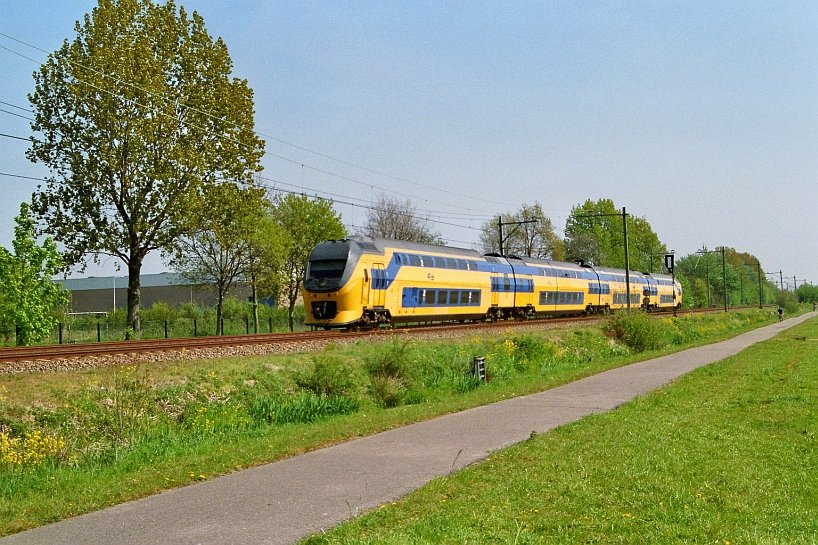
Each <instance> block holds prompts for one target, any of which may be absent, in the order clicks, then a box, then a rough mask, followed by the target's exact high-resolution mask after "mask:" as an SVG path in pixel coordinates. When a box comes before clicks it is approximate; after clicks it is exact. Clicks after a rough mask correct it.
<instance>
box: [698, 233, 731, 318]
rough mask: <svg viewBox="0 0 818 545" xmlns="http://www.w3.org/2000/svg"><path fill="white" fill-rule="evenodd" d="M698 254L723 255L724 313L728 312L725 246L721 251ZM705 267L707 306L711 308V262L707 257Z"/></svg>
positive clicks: (703, 251)
mask: <svg viewBox="0 0 818 545" xmlns="http://www.w3.org/2000/svg"><path fill="white" fill-rule="evenodd" d="M696 253H697V254H702V255H704V254H718V253H721V274H722V282H724V312H727V258H726V255H725V248H724V246H722V247H721V250H697V251H696ZM704 262H705V265H706V269H705V270H706V271H707V306H708V307H710V260H709V259H707V258H706V257H705V260H704Z"/></svg>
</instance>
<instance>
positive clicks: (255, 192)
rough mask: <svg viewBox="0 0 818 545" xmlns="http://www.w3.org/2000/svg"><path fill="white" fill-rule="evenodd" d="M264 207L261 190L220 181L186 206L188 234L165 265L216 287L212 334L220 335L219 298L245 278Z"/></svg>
mask: <svg viewBox="0 0 818 545" xmlns="http://www.w3.org/2000/svg"><path fill="white" fill-rule="evenodd" d="M265 204H269V201H267V200H266V198H265V195H264V190H263V189H261V188H246V189H242V188H240V187H238V186H236V185H235V184H230V183H224V184H217V185H214V186H211V187H208V188H206V189H205V190H204V191H203V194H202V196H201V197H199V198H196V199H195V200H194V201H193V202H192V203H191V212H190V221H191V224H190V227H189V233H188V234H186V235H184V236H181V237H179V238H177V239H176V241H175V242H174V243H173V246H172V249H171V251H170V252H166V254H167V258H168V262H169V264H170V265H171V266H172V267H173V268H175V269H176V270H178V271H180V272H181V273H182V274H183V275H184V276H185V277H186V278H188V279H189V280H190V281H191V282H194V283H200V284H212V285H214V286H215V287H216V334H217V335H223V334H224V330H223V328H222V316H223V314H222V310H223V308H224V298H225V296H226V295H227V294H228V292H229V291H230V289H231V288H232V287H233V286H234V285H235V283H236V282H237V281H240V280H245V279H247V277H248V276H249V273H250V271H251V266H252V263H253V248H254V246H253V240H254V239H253V236H254V235H253V233H254V232H255V230H256V229H257V227H258V225H259V224H260V223H261V221H262V218H264V217H265Z"/></svg>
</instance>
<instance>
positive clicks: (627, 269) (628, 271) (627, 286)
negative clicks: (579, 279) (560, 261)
mask: <svg viewBox="0 0 818 545" xmlns="http://www.w3.org/2000/svg"><path fill="white" fill-rule="evenodd" d="M613 216H622V235H623V237H624V239H625V244H624V245H625V290H626V291H627V293H626V294H625V299H626V301H627V303H626V304H627V309H628V311H630V310H631V261H630V254H629V253H628V212H627V211H626V210H625V207H624V206H623V207H622V213H621V214H579V215H576V216H574V217H575V218H608V217H613Z"/></svg>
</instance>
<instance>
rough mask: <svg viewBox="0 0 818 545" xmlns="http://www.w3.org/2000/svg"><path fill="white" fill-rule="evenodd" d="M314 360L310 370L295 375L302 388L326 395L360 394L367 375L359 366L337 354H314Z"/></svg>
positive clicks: (355, 395)
mask: <svg viewBox="0 0 818 545" xmlns="http://www.w3.org/2000/svg"><path fill="white" fill-rule="evenodd" d="M312 361H313V365H312V367H311V368H310V369H309V370H307V371H306V372H302V373H301V374H300V375H297V376H296V377H295V382H296V384H298V385H299V386H300V387H301V388H304V389H306V390H309V391H311V392H313V393H315V394H318V395H324V396H347V397H352V398H357V397H359V396H360V394H361V393H362V391H363V389H364V386H365V384H366V376H365V375H364V373H363V371H362V370H361V369H360V367H359V366H357V365H354V364H352V363H350V362H348V361H347V360H345V359H344V358H342V357H341V356H337V355H335V354H321V355H318V356H313V358H312Z"/></svg>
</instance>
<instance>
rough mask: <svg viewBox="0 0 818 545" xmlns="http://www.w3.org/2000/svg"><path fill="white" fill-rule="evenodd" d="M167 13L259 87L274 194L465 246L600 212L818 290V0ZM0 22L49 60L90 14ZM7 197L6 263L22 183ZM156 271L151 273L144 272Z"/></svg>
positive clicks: (320, 6) (357, 221)
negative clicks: (501, 218)
mask: <svg viewBox="0 0 818 545" xmlns="http://www.w3.org/2000/svg"><path fill="white" fill-rule="evenodd" d="M182 4H183V5H184V6H185V7H186V8H188V9H190V10H194V9H195V10H198V11H199V12H200V13H201V14H202V15H203V16H204V18H205V21H206V24H207V28H208V30H209V31H210V33H211V34H212V35H214V36H221V37H222V38H224V40H225V41H226V43H227V45H228V48H229V50H230V53H231V56H232V58H233V61H234V66H235V68H234V71H235V74H236V75H238V76H240V77H243V78H246V79H248V81H249V84H250V86H251V87H252V88H253V89H254V91H255V99H256V110H257V115H256V128H257V130H258V131H259V132H260V133H262V134H263V135H264V137H265V139H266V140H267V151H268V155H267V156H266V157H265V159H264V165H265V167H266V168H265V171H264V176H266V177H267V178H270V179H274V180H278V181H279V182H281V185H280V186H279V187H283V188H286V189H296V190H300V189H301V188H303V189H304V190H305V191H306V192H308V193H310V194H314V193H318V194H321V195H335V196H336V198H337V199H338V200H339V201H346V202H354V203H359V204H361V205H365V204H367V203H369V202H370V201H371V200H372V199H373V197H374V196H376V195H377V194H378V193H379V192H381V191H383V190H388V191H390V192H392V193H390V195H392V196H396V197H399V198H405V197H411V199H412V201H413V202H414V204H415V205H416V206H417V208H418V209H420V210H428V211H429V212H428V214H429V216H430V218H432V219H440V220H441V221H443V222H445V223H440V224H437V225H436V228H437V229H438V230H439V231H440V233H441V234H442V235H443V236H444V238H445V239H447V240H449V241H450V242H451V243H452V244H455V245H458V246H470V245H471V244H473V243H475V242H476V241H477V240H478V237H479V227H480V225H481V224H482V223H483V222H484V221H485V220H486V219H488V218H489V217H491V216H496V215H497V214H498V213H499V212H506V211H514V210H516V209H518V208H519V207H520V206H521V205H522V204H523V203H531V202H533V201H535V200H536V201H539V202H541V203H542V205H543V207H544V208H545V210H546V212H547V213H548V214H549V215H550V217H551V218H552V220H553V221H554V223H555V225H556V226H557V227H558V228H562V227H564V224H565V219H566V216H567V214H568V212H569V211H570V209H571V207H572V206H573V205H576V204H578V203H580V202H583V201H584V200H585V199H588V198H590V199H598V198H602V197H607V198H611V199H613V200H614V202H615V203H616V204H617V206H620V207H621V206H625V207H627V209H628V211H629V212H631V213H633V214H635V215H638V216H643V217H645V218H646V219H647V220H648V221H649V222H650V224H651V225H652V226H653V228H654V230H655V231H656V232H657V233H658V235H659V237H660V239H661V240H662V241H663V242H665V243H666V244H667V245H668V246H669V247H670V248H672V249H674V250H675V251H676V252H677V253H681V254H686V253H689V252H692V251H695V250H696V249H698V248H701V247H702V245H706V246H708V247H710V248H713V247H715V246H719V245H722V244H724V245H727V246H730V247H735V248H737V249H738V250H740V251H747V252H750V253H753V254H755V255H756V256H758V257H759V258H760V259H761V261H762V266H763V267H764V268H765V269H766V270H769V271H772V270H776V271H777V270H779V269H783V271H784V274H785V275H789V276H790V279H792V277H793V275H796V276H797V277H798V279H799V281H800V280H801V279H803V278H806V279H808V280H810V281H813V282H818V236H816V233H818V193H817V192H816V187H815V186H816V184H815V181H816V180H817V179H818V176H816V174H818V3H816V2H813V1H810V2H763V3H761V2H748V1H738V2H712V1H707V2H694V1H684V2H662V1H660V2H656V1H646V2H611V3H605V2H580V1H564V2H495V3H475V2H468V1H463V2H447V3H443V2H437V1H428V2H418V1H412V2H404V3H396V2H380V1H378V2H349V3H347V2H309V1H298V2H287V3H284V2H272V1H261V0H259V1H249V0H248V1H224V2H219V1H208V2H205V1H194V2H182ZM0 5H2V10H0V12H2V18H0V32H2V33H4V34H8V35H10V36H13V37H15V38H18V39H20V40H22V41H24V42H27V43H29V44H31V45H34V46H37V47H39V48H41V49H44V50H46V51H53V50H54V49H56V48H57V47H58V46H59V45H60V43H61V41H62V40H63V39H64V38H72V37H73V35H74V33H73V25H74V22H75V21H76V20H78V19H81V18H82V16H83V14H84V13H86V12H89V11H90V9H91V8H92V7H93V6H94V2H89V1H71V0H66V1H61V2H57V1H36V0H34V1H21V0H18V1H11V0H0ZM0 46H2V47H5V48H8V49H11V50H13V52H16V53H19V54H23V55H25V56H27V57H31V58H32V59H34V60H36V61H39V62H42V61H43V60H44V59H45V56H46V55H45V54H44V53H42V52H41V51H38V50H36V49H32V48H30V47H27V46H25V45H23V44H20V43H18V42H15V41H12V40H10V39H8V38H5V37H2V36H0ZM13 52H10V51H8V50H7V49H0V68H2V74H3V85H2V86H1V87H0V101H3V102H5V103H8V104H12V105H14V106H22V107H26V106H28V102H27V100H26V94H27V93H28V92H30V91H31V90H32V87H33V83H32V78H31V73H32V72H33V71H34V70H35V69H36V67H37V65H36V64H35V63H34V62H32V61H30V60H26V59H23V58H21V57H20V56H18V55H17V54H15V53H13ZM0 110H6V111H9V112H12V113H19V114H21V115H28V114H26V112H23V111H21V110H18V109H16V108H14V107H12V106H8V105H6V104H0ZM0 133H5V134H11V135H17V136H27V135H28V134H29V125H28V121H26V120H25V119H21V118H18V117H15V116H13V115H10V114H8V113H4V112H0ZM0 144H2V145H1V146H0V172H5V173H11V174H19V175H25V176H33V177H37V176H42V175H43V174H45V170H44V169H43V167H42V166H41V165H33V164H31V163H29V162H28V161H27V160H26V159H25V156H24V152H25V150H26V149H27V144H26V142H21V141H17V140H14V139H9V138H5V137H0ZM290 144H295V145H296V146H300V148H299V147H294V146H292V145H290ZM313 152H318V154H316V153H313ZM282 157H283V158H284V159H282ZM339 160H340V161H339ZM302 164H303V165H304V166H303V167H302V166H301V165H302ZM359 167H364V168H359ZM0 184H2V188H3V195H4V197H3V200H2V206H0V209H1V210H2V217H0V244H3V245H5V246H7V247H8V246H9V245H10V241H11V238H12V229H13V217H14V216H15V215H16V214H17V211H18V207H19V203H20V202H21V201H23V200H28V199H29V198H30V195H31V192H32V191H33V190H34V189H35V187H36V182H35V181H32V180H25V179H21V178H11V177H8V176H0ZM284 184H289V185H284ZM338 209H339V210H340V211H341V212H342V214H343V219H344V221H345V222H346V223H347V224H348V225H361V224H363V223H364V221H365V217H366V211H365V209H364V208H361V207H353V206H349V205H345V204H344V205H341V204H339V205H338ZM444 216H445V217H444ZM450 224H451V225H450ZM112 263H113V262H109V263H108V265H107V267H104V268H102V269H99V268H91V269H89V272H90V273H93V274H105V273H106V272H110V271H111V270H112ZM163 269H164V267H163V265H162V263H161V261H160V260H159V259H158V256H154V258H153V259H150V260H149V262H148V265H147V268H146V272H158V271H160V270H163Z"/></svg>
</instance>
